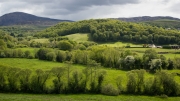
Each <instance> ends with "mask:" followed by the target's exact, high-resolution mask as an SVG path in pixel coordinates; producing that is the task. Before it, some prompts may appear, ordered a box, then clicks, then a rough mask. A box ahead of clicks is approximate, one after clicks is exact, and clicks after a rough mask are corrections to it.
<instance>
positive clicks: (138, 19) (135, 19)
mask: <svg viewBox="0 0 180 101" xmlns="http://www.w3.org/2000/svg"><path fill="white" fill-rule="evenodd" d="M115 19H118V20H122V21H127V22H146V21H155V20H179V21H180V19H179V18H174V17H170V16H155V17H150V16H142V17H130V18H115Z"/></svg>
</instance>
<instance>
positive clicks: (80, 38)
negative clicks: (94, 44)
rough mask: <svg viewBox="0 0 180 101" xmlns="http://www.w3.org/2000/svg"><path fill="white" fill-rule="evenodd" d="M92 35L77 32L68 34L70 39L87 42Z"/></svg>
mask: <svg viewBox="0 0 180 101" xmlns="http://www.w3.org/2000/svg"><path fill="white" fill-rule="evenodd" d="M89 36H90V35H89V34H87V33H83V34H82V33H76V34H71V35H66V37H68V38H69V39H70V40H73V41H76V42H86V41H89V40H90V37H89Z"/></svg>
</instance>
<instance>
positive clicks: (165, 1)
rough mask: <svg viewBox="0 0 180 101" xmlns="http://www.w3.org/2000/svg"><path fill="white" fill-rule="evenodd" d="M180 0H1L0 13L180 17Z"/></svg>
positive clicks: (64, 16)
mask: <svg viewBox="0 0 180 101" xmlns="http://www.w3.org/2000/svg"><path fill="white" fill-rule="evenodd" d="M179 6H180V0H0V16H2V15H3V14H6V13H10V12H17V11H18V12H26V13H30V14H34V15H37V16H42V17H50V18H56V19H67V20H74V21H78V20H83V19H93V18H118V17H137V16H172V17H177V18H180V7H179Z"/></svg>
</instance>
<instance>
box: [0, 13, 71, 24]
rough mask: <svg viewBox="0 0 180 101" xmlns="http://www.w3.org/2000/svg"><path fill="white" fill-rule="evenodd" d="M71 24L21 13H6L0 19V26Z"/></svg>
mask: <svg viewBox="0 0 180 101" xmlns="http://www.w3.org/2000/svg"><path fill="white" fill-rule="evenodd" d="M65 21H66V22H71V21H70V20H58V19H51V18H45V17H38V16H35V15H32V14H27V13H23V12H13V13H8V14H5V15H3V16H1V17H0V26H10V25H41V26H52V25H55V24H57V23H59V22H65Z"/></svg>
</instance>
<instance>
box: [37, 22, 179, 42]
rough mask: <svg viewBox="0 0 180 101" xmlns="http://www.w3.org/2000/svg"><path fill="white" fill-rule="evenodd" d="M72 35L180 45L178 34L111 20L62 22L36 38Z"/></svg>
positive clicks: (173, 31)
mask: <svg viewBox="0 0 180 101" xmlns="http://www.w3.org/2000/svg"><path fill="white" fill-rule="evenodd" d="M74 33H91V34H90V35H91V37H92V39H93V40H94V41H96V42H112V41H125V42H134V43H144V44H146V43H155V44H180V32H179V31H178V30H168V29H163V28H158V27H155V26H150V25H147V24H137V23H131V22H123V21H119V20H112V19H96V20H92V19H91V20H83V21H78V22H63V23H59V24H57V25H55V26H53V27H50V28H48V29H45V30H43V31H41V32H39V33H38V34H36V35H35V36H36V37H56V36H64V35H69V34H74Z"/></svg>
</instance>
